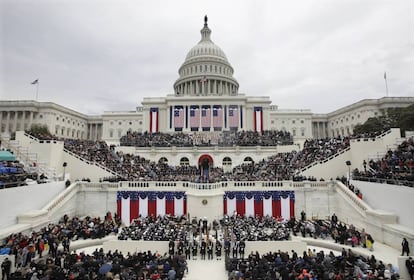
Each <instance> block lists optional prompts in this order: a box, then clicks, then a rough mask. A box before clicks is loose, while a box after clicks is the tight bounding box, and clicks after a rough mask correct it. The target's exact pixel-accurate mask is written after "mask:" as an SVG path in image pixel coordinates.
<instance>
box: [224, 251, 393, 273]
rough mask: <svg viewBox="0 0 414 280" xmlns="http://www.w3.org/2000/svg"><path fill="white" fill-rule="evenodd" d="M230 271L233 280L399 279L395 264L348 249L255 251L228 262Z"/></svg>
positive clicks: (227, 267) (227, 265)
mask: <svg viewBox="0 0 414 280" xmlns="http://www.w3.org/2000/svg"><path fill="white" fill-rule="evenodd" d="M226 269H227V271H228V273H229V280H253V279H254V280H272V279H282V280H289V279H308V280H315V279H327V280H330V279H332V280H334V279H350V280H351V279H352V280H353V279H381V278H380V277H382V279H398V273H397V270H396V268H395V267H394V266H393V265H392V264H387V265H385V264H384V263H383V262H382V261H381V260H377V259H376V258H375V256H374V255H371V256H370V257H368V258H365V257H363V256H362V255H358V254H355V253H354V252H352V250H345V249H343V251H342V252H341V254H336V255H335V254H334V253H333V252H332V251H331V252H330V253H329V254H326V253H324V251H320V252H316V250H315V251H312V250H308V251H304V252H303V254H300V253H299V254H298V252H295V251H294V250H292V251H291V252H282V251H280V250H279V251H277V252H269V253H266V254H263V255H260V254H259V253H258V252H251V253H250V254H249V255H248V256H247V258H229V259H227V260H226ZM386 277H387V278H386Z"/></svg>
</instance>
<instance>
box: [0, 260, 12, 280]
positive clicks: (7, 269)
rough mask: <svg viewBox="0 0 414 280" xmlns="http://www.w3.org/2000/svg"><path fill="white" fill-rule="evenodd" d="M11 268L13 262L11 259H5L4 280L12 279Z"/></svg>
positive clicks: (2, 271)
mask: <svg viewBox="0 0 414 280" xmlns="http://www.w3.org/2000/svg"><path fill="white" fill-rule="evenodd" d="M10 268H11V261H10V260H9V258H5V259H4V261H3V262H2V264H1V276H2V279H3V280H5V279H7V280H9V279H10Z"/></svg>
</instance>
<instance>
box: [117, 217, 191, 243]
mask: <svg viewBox="0 0 414 280" xmlns="http://www.w3.org/2000/svg"><path fill="white" fill-rule="evenodd" d="M190 228H191V225H190V223H189V222H188V221H187V218H186V216H185V215H183V216H179V217H176V216H171V215H165V216H163V217H157V218H156V217H153V216H149V217H139V218H138V219H135V220H133V221H132V223H131V224H130V225H129V226H128V227H123V228H122V230H121V232H120V233H119V235H118V239H119V240H127V239H131V240H145V241H170V240H182V241H186V240H188V239H189V233H190Z"/></svg>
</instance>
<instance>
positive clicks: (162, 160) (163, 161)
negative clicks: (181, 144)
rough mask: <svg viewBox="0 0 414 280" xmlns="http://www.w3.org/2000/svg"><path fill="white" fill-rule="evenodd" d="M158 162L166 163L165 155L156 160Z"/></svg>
mask: <svg viewBox="0 0 414 280" xmlns="http://www.w3.org/2000/svg"><path fill="white" fill-rule="evenodd" d="M158 163H160V164H167V163H168V159H167V158H166V157H162V158H160V159H159V160H158Z"/></svg>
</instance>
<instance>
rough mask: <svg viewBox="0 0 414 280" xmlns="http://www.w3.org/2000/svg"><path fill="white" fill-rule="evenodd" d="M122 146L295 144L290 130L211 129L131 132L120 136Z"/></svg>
mask: <svg viewBox="0 0 414 280" xmlns="http://www.w3.org/2000/svg"><path fill="white" fill-rule="evenodd" d="M120 143H121V146H134V147H153V146H154V147H172V146H176V147H192V146H202V147H205V146H277V145H290V144H293V137H292V135H291V134H290V133H289V132H286V131H278V130H266V131H263V133H259V132H256V131H211V132H206V131H204V132H191V133H182V132H176V133H163V132H157V133H149V132H143V133H141V132H136V131H134V132H131V131H128V132H127V134H126V135H124V136H122V137H121V138H120Z"/></svg>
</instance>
